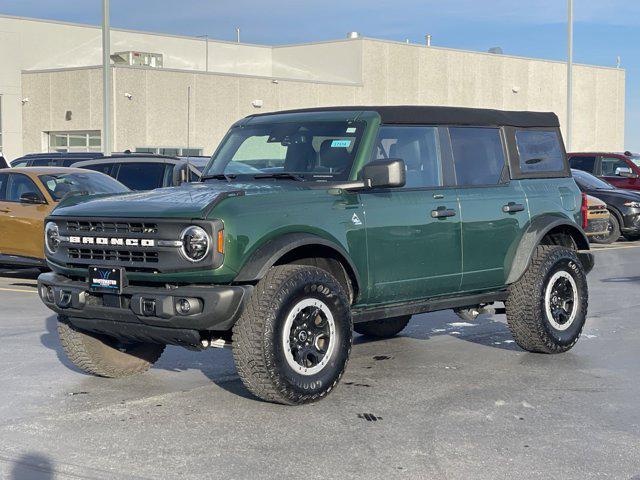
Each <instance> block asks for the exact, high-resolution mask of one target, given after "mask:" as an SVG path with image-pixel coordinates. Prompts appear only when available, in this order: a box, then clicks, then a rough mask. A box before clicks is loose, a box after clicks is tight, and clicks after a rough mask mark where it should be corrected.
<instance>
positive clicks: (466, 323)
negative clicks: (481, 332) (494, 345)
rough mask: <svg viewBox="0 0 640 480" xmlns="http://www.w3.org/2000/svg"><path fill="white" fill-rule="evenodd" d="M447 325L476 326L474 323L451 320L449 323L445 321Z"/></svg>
mask: <svg viewBox="0 0 640 480" xmlns="http://www.w3.org/2000/svg"><path fill="white" fill-rule="evenodd" d="M447 325H449V326H450V327H475V326H476V324H475V323H468V322H451V323H447Z"/></svg>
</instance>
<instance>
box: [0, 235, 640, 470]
mask: <svg viewBox="0 0 640 480" xmlns="http://www.w3.org/2000/svg"><path fill="white" fill-rule="evenodd" d="M639 247H640V244H638V243H618V244H615V245H614V246H610V247H600V248H597V249H596V250H595V252H596V253H595V255H596V268H595V270H594V271H593V272H592V273H591V274H590V276H589V285H590V297H591V298H590V306H589V317H588V320H587V325H586V327H585V330H584V332H583V336H582V338H581V339H580V341H579V342H578V344H577V346H576V347H575V348H574V349H573V350H572V351H570V352H569V353H566V354H563V355H558V356H545V355H537V354H530V353H525V352H523V351H522V350H520V349H519V348H518V347H517V346H516V345H515V344H514V343H513V341H512V340H511V336H510V334H509V331H508V330H507V327H506V324H505V319H504V316H495V317H492V316H483V317H480V318H479V319H478V321H477V323H475V324H466V323H464V322H461V321H460V320H459V319H458V318H457V317H456V316H455V315H454V314H453V313H451V312H438V313H433V314H428V315H420V316H417V317H414V319H413V320H412V322H411V323H410V325H409V327H408V328H407V330H405V332H403V334H402V335H401V336H399V337H397V338H394V339H392V340H384V341H364V339H363V338H362V337H360V336H356V337H355V340H354V349H353V352H352V357H351V361H350V364H349V366H348V369H347V373H346V374H345V377H344V379H343V381H342V384H341V385H340V386H339V388H338V389H337V390H336V391H335V392H334V393H332V394H331V395H330V396H329V397H328V398H327V399H326V400H324V401H322V402H320V403H318V404H315V405H310V406H303V407H295V408H292V407H283V406H279V405H272V404H268V403H262V402H259V401H257V400H255V399H254V398H252V397H251V396H250V395H249V394H247V393H246V391H245V390H244V389H243V387H242V385H241V383H240V380H239V378H238V376H237V375H236V372H235V369H234V366H233V363H232V358H231V352H230V351H229V350H217V349H216V350H208V351H206V352H202V353H195V352H189V351H186V350H182V349H179V348H176V347H169V348H168V349H167V351H166V352H165V354H164V356H163V357H162V359H161V360H160V361H159V362H158V364H157V365H156V366H155V367H154V368H153V369H152V370H151V371H150V372H149V373H146V374H144V375H141V376H138V377H134V378H127V379H119V380H108V379H99V378H94V377H90V376H87V375H84V374H82V373H80V372H78V371H77V370H76V369H75V368H74V367H73V366H72V365H70V364H69V363H68V362H67V361H66V360H65V359H64V357H62V353H61V349H60V347H59V345H58V340H57V335H56V332H55V328H56V319H55V317H54V316H52V315H51V312H50V311H48V310H47V309H45V307H44V306H43V305H42V304H41V303H40V300H39V299H38V296H37V294H36V292H35V288H34V287H35V278H36V276H35V273H30V272H20V273H13V272H10V271H0V339H1V340H2V341H1V342H0V358H2V360H3V361H2V366H3V368H2V369H1V370H0V387H1V388H0V477H2V478H16V479H21V480H23V479H40V478H56V479H59V478H90V479H103V478H236V479H241V478H251V479H260V478H340V479H345V478H436V479H438V478H448V479H449V478H450V479H469V478H473V479H485V478H486V479H499V478H562V479H587V478H615V479H636V480H637V479H640V404H639V403H638V398H640V381H639V377H640V374H639V369H638V367H639V365H640V363H639V361H638V359H639V355H640V354H639V353H638V352H639V351H640V316H639V314H638V311H639V309H640V295H638V287H639V285H640V248H639Z"/></svg>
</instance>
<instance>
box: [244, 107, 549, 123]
mask: <svg viewBox="0 0 640 480" xmlns="http://www.w3.org/2000/svg"><path fill="white" fill-rule="evenodd" d="M331 111H353V112H361V111H374V112H378V113H379V114H380V117H382V123H394V124H408V125H411V124H423V125H424V124H428V125H476V126H502V125H504V126H511V127H559V126H560V124H559V122H558V117H557V116H556V114H555V113H553V112H522V111H520V112H518V111H507V110H490V109H485V108H463V107H440V106H437V107H436V106H421V105H396V106H340V107H318V108H302V109H297V110H285V111H280V112H270V113H261V114H258V115H251V116H252V117H263V116H267V115H278V114H286V113H311V112H331Z"/></svg>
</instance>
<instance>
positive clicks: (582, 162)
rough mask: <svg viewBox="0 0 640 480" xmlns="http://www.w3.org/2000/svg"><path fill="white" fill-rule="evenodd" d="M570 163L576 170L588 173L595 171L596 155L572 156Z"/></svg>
mask: <svg viewBox="0 0 640 480" xmlns="http://www.w3.org/2000/svg"><path fill="white" fill-rule="evenodd" d="M569 165H571V168H575V169H576V170H582V171H583V172H587V173H594V171H595V168H596V157H595V156H593V157H571V158H570V159H569Z"/></svg>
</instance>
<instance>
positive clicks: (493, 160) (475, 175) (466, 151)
mask: <svg viewBox="0 0 640 480" xmlns="http://www.w3.org/2000/svg"><path fill="white" fill-rule="evenodd" d="M449 137H450V139H451V150H452V153H453V162H454V166H455V174H456V182H457V186H458V190H457V194H458V198H459V200H460V219H461V221H462V272H463V273H462V284H461V290H462V291H463V292H473V291H480V290H487V289H494V288H500V287H502V286H504V284H505V280H506V276H507V274H508V272H507V271H506V268H505V265H508V264H510V263H507V262H506V259H507V258H508V257H509V256H511V255H513V252H514V251H515V249H516V247H517V245H518V243H519V242H520V238H521V237H522V232H523V230H524V227H525V225H526V224H527V222H528V221H529V212H528V209H527V200H526V195H525V193H524V190H523V189H522V186H521V185H520V182H518V181H510V180H509V174H508V165H507V149H506V148H505V142H506V140H505V138H504V134H503V132H502V130H501V129H499V128H492V127H450V128H449Z"/></svg>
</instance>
